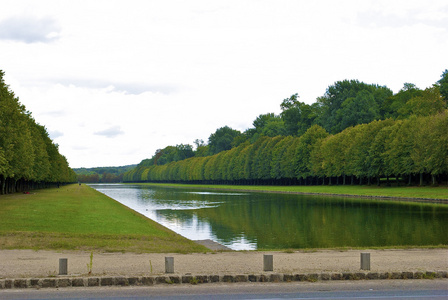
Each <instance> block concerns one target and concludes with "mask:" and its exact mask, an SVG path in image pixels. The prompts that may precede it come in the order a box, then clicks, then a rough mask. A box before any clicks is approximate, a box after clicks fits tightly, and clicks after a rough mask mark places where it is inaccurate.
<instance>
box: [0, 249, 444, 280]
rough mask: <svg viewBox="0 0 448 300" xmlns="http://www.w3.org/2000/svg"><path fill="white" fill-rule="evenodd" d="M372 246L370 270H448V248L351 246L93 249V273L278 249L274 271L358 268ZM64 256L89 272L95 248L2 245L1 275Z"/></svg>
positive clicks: (233, 262)
mask: <svg viewBox="0 0 448 300" xmlns="http://www.w3.org/2000/svg"><path fill="white" fill-rule="evenodd" d="M361 252H369V253H370V256H371V272H398V271H400V272H403V271H413V272H416V271H448V249H424V250H421V249H413V250H362V251H361V250H350V251H327V250H321V251H316V252H309V253H307V252H294V253H284V252H252V251H238V252H237V251H234V252H218V253H207V254H160V253H152V254H151V253H150V254H147V253H145V254H135V253H94V254H93V261H92V275H99V276H103V275H111V276H112V275H126V276H134V275H135V276H141V275H156V274H164V272H165V257H167V256H171V257H174V266H175V268H174V269H175V274H178V275H186V274H187V275H188V274H190V273H191V274H193V275H194V274H203V275H210V274H218V275H219V274H242V275H244V274H261V273H263V270H262V268H263V254H273V257H274V272H278V273H321V272H357V271H359V270H360V253H361ZM59 258H67V259H68V275H70V276H83V275H87V273H88V266H87V265H88V264H89V263H90V252H80V251H62V252H56V251H33V250H0V278H25V277H28V278H29V277H48V276H53V275H58V272H59Z"/></svg>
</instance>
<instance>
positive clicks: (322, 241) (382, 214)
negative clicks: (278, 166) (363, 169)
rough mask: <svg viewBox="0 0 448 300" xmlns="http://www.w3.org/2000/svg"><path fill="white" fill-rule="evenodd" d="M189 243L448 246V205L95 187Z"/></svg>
mask: <svg viewBox="0 0 448 300" xmlns="http://www.w3.org/2000/svg"><path fill="white" fill-rule="evenodd" d="M90 186H91V187H93V188H95V189H96V190H98V191H100V192H101V193H104V194H106V195H107V196H109V197H111V198H113V199H115V200H117V201H119V202H121V203H122V204H124V205H126V206H128V207H130V208H132V209H134V210H135V211H137V212H139V213H141V214H143V215H145V216H147V217H148V218H150V219H152V220H154V221H156V222H158V223H160V224H162V225H163V226H165V227H168V228H170V229H171V230H173V231H175V232H177V233H179V234H180V235H182V236H184V237H186V238H189V239H192V240H203V239H211V240H214V241H216V242H218V243H221V244H223V245H226V246H227V247H229V248H231V249H234V250H255V249H288V248H294V249H298V248H325V247H357V246H359V247H372V246H397V245H439V244H444V245H447V244H448V232H447V230H446V228H448V205H444V204H427V203H411V202H394V201H384V200H370V199H356V198H343V197H322V196H308V195H291V194H268V193H247V192H241V193H240V192H211V191H210V190H209V191H207V190H198V189H177V188H162V187H148V186H141V185H121V184H92V185H90Z"/></svg>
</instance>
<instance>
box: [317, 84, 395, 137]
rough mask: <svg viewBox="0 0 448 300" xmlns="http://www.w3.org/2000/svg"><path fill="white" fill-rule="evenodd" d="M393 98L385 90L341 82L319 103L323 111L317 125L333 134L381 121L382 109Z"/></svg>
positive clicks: (385, 88)
mask: <svg viewBox="0 0 448 300" xmlns="http://www.w3.org/2000/svg"><path fill="white" fill-rule="evenodd" d="M390 96H392V91H391V90H390V89H389V88H387V87H384V86H378V85H375V84H370V85H369V84H365V83H363V82H359V81H358V80H350V81H349V80H344V81H338V82H336V83H335V84H334V85H332V86H329V87H328V89H327V91H326V93H325V95H324V96H322V97H320V98H318V99H317V102H318V104H319V106H320V107H321V114H320V115H319V116H318V118H317V121H318V124H319V125H321V126H322V127H324V128H325V129H326V130H327V131H328V132H330V133H333V134H334V133H338V132H341V131H342V130H344V129H345V128H347V127H348V126H354V125H357V124H362V123H369V122H371V121H373V120H375V119H378V118H382V117H383V116H381V115H380V108H381V107H382V106H383V104H384V103H385V102H386V99H387V98H388V97H390Z"/></svg>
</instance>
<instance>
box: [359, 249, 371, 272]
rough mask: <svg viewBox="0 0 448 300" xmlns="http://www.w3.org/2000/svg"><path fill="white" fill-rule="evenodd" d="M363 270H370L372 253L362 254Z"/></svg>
mask: <svg viewBox="0 0 448 300" xmlns="http://www.w3.org/2000/svg"><path fill="white" fill-rule="evenodd" d="M361 270H370V253H361Z"/></svg>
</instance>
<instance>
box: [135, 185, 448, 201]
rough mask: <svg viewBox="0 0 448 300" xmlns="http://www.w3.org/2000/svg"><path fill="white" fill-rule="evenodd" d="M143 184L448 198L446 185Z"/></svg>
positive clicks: (279, 191) (283, 191)
mask: <svg viewBox="0 0 448 300" xmlns="http://www.w3.org/2000/svg"><path fill="white" fill-rule="evenodd" d="M141 184H143V185H153V186H165V187H179V188H202V189H220V190H238V191H255V192H272V193H304V194H327V195H349V196H363V197H366V196H367V197H389V198H423V199H448V187H447V186H440V187H412V186H411V187H407V186H406V187H394V186H392V187H385V186H381V187H378V186H373V185H371V186H366V185H361V186H360V185H331V186H328V185H325V186H322V185H317V186H253V185H199V184H161V183H141Z"/></svg>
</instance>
